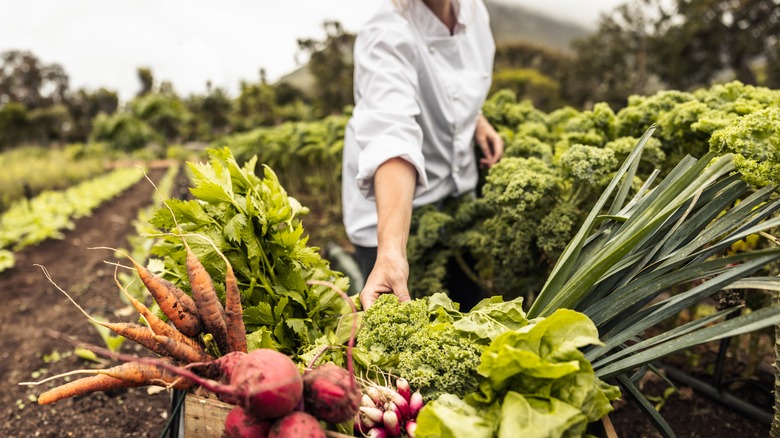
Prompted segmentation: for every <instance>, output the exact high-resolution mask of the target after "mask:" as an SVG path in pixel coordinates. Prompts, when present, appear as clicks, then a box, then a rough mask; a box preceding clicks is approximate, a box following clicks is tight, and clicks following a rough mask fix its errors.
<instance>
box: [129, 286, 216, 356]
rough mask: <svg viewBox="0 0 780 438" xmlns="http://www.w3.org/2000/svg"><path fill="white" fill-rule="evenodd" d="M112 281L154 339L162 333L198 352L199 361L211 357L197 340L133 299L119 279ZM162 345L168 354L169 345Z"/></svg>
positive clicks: (169, 350)
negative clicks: (138, 314)
mask: <svg viewBox="0 0 780 438" xmlns="http://www.w3.org/2000/svg"><path fill="white" fill-rule="evenodd" d="M114 281H115V282H116V284H117V286H119V289H121V290H122V292H123V293H124V294H125V297H127V299H128V300H129V301H130V304H132V305H133V307H135V309H136V310H137V311H138V313H140V314H141V316H142V317H143V318H144V319H145V320H146V322H147V323H148V324H149V329H150V330H151V331H152V332H153V334H154V338H155V339H157V336H156V335H162V336H165V337H167V338H171V339H172V340H174V341H176V342H179V343H183V344H186V345H187V346H189V347H191V348H192V349H193V350H195V351H197V352H198V353H199V355H200V357H201V360H199V362H203V361H206V360H208V358H210V357H211V356H210V355H209V354H208V353H206V350H204V349H203V347H201V345H200V344H198V342H197V341H195V340H194V339H192V338H189V337H187V336H184V334H182V333H181V332H180V331H178V330H176V329H175V328H174V327H171V326H169V325H168V324H166V323H165V321H163V320H162V319H160V318H159V317H158V316H157V315H155V314H154V313H152V312H151V311H150V310H149V309H148V308H147V307H146V306H145V305H144V304H143V303H142V302H140V301H138V300H137V299H135V297H133V296H132V295H130V293H129V292H128V291H127V289H126V288H125V287H124V286H122V284H121V283H119V280H117V279H116V277H114ZM157 341H158V342H159V339H157ZM162 345H163V348H165V349H166V351H167V352H168V353H169V354H170V353H171V349H170V348H169V346H166V344H162ZM187 357H189V356H187ZM174 358H176V359H179V360H184V359H183V358H180V357H176V356H174ZM211 359H213V358H211Z"/></svg>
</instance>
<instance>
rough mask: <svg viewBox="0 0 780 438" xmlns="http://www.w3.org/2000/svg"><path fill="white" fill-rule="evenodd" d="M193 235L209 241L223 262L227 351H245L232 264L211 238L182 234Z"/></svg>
mask: <svg viewBox="0 0 780 438" xmlns="http://www.w3.org/2000/svg"><path fill="white" fill-rule="evenodd" d="M184 236H195V237H200V238H201V239H203V240H205V241H207V242H209V243H210V244H211V246H212V247H214V250H215V251H216V252H217V254H219V256H220V257H222V260H224V262H225V311H224V312H225V329H226V331H227V342H228V351H229V352H233V351H243V352H244V353H246V352H247V345H246V327H245V326H244V310H243V309H242V307H241V291H240V290H239V289H238V280H237V279H236V274H235V272H233V266H232V265H231V264H230V261H229V260H228V259H227V257H225V255H224V254H223V253H222V251H220V250H219V248H217V245H216V244H215V243H214V241H213V240H211V239H209V238H208V237H206V236H203V235H201V234H182V235H181V237H184Z"/></svg>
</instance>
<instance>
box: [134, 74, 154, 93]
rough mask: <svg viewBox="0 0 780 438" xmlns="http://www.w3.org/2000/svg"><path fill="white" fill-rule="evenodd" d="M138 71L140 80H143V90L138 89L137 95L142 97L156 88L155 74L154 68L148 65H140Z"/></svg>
mask: <svg viewBox="0 0 780 438" xmlns="http://www.w3.org/2000/svg"><path fill="white" fill-rule="evenodd" d="M136 73H137V74H138V80H139V81H140V82H141V90H139V91H138V94H136V96H139V97H140V96H145V95H146V94H149V93H151V92H152V89H153V88H154V75H153V74H152V70H151V69H150V68H148V67H138V69H136Z"/></svg>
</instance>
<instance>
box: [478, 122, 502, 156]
mask: <svg viewBox="0 0 780 438" xmlns="http://www.w3.org/2000/svg"><path fill="white" fill-rule="evenodd" d="M474 139H475V140H476V141H477V145H479V148H480V149H481V150H482V155H484V157H482V158H480V159H479V166H480V167H487V168H490V167H493V165H494V164H496V163H498V160H500V159H501V157H503V156H504V140H503V139H502V138H501V136H500V135H498V132H496V130H495V129H494V128H493V126H492V125H491V124H490V122H488V121H487V119H486V118H485V116H483V115H482V114H480V115H479V117H478V118H477V129H476V130H475V131H474Z"/></svg>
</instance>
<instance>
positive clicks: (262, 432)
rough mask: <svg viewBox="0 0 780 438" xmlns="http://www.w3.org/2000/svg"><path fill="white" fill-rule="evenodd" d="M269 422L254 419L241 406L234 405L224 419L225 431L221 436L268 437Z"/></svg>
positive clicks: (224, 437) (225, 437) (238, 437)
mask: <svg viewBox="0 0 780 438" xmlns="http://www.w3.org/2000/svg"><path fill="white" fill-rule="evenodd" d="M269 430H271V423H270V422H268V421H262V420H261V421H255V420H254V419H253V418H252V417H250V416H248V415H247V414H246V412H245V411H244V409H243V408H241V407H239V406H236V407H235V408H233V410H232V411H230V413H228V415H227V418H226V419H225V432H224V433H223V435H222V438H268V431H269Z"/></svg>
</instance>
